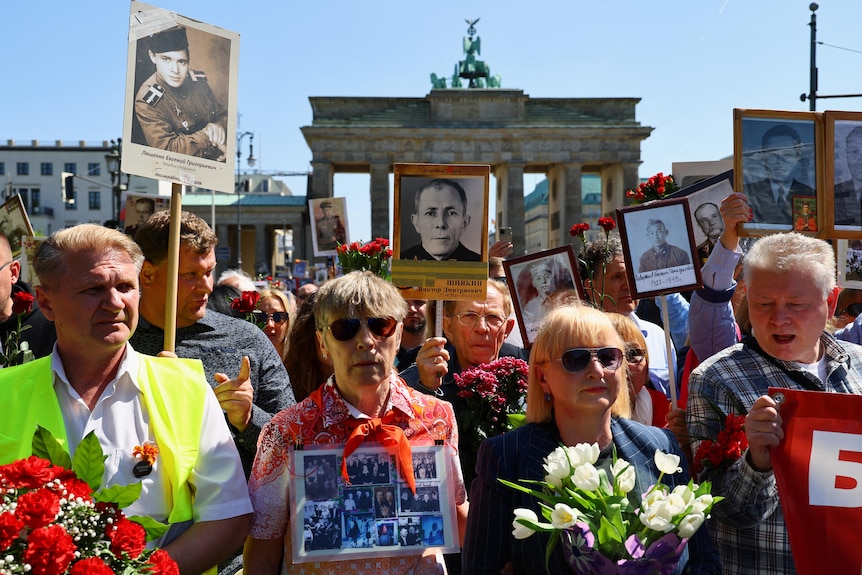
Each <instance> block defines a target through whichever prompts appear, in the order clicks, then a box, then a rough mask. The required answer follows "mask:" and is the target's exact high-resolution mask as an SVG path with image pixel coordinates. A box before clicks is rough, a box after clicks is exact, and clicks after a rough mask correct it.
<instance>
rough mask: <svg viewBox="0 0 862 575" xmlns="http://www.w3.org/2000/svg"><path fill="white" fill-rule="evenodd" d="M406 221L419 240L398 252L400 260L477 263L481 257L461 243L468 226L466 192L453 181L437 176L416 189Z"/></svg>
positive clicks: (468, 215) (468, 216)
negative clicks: (413, 210) (412, 204)
mask: <svg viewBox="0 0 862 575" xmlns="http://www.w3.org/2000/svg"><path fill="white" fill-rule="evenodd" d="M414 208H415V212H414V213H413V214H411V215H410V221H411V222H412V223H413V227H414V228H416V233H418V234H419V237H420V239H421V242H420V243H419V244H418V245H415V246H413V247H411V248H409V249H407V250H405V251H403V252H402V253H401V259H404V260H437V261H443V260H458V261H463V262H480V261H482V256H481V255H480V254H478V253H476V252H474V251H472V250H470V249H468V248H467V247H466V246H465V245H464V244H462V243H461V236H462V235H463V233H464V230H465V229H467V227H468V226H469V225H470V214H468V213H467V193H466V192H465V191H464V188H463V187H462V186H461V184H459V183H458V182H456V181H455V180H450V179H448V178H437V179H434V180H431V181H430V182H428V183H427V184H425V185H424V186H422V187H421V188H419V189H418V190H417V191H416V195H415V196H414Z"/></svg>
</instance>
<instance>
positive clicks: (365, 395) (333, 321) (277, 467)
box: [244, 271, 467, 575]
mask: <svg viewBox="0 0 862 575" xmlns="http://www.w3.org/2000/svg"><path fill="white" fill-rule="evenodd" d="M316 297H317V300H316V306H315V311H314V317H315V320H316V322H317V329H318V331H317V340H318V344H319V348H320V350H321V352H322V353H323V355H324V356H325V357H328V358H332V364H333V369H334V375H333V376H331V377H330V378H329V379H328V380H327V381H326V382H325V383H324V384H323V385H321V386H320V387H319V388H317V389H316V390H314V391H313V392H312V393H311V395H309V396H308V397H307V398H306V399H304V400H303V401H302V402H300V403H298V404H296V405H294V406H292V407H289V408H287V409H285V410H283V411H281V412H280V413H278V414H277V415H276V416H275V417H273V418H272V420H271V421H270V422H269V423H268V424H267V425H266V426H265V427H264V429H263V431H262V432H261V435H260V443H259V449H258V454H257V457H256V458H255V462H254V467H253V469H252V474H251V478H250V479H249V494H250V495H251V500H252V505H253V507H254V517H253V519H252V527H251V529H250V531H249V538H248V539H247V540H246V544H245V551H244V570H245V572H246V573H249V574H252V573H253V574H261V573H267V574H275V573H279V572H280V573H283V574H286V573H288V572H290V573H301V574H312V573H313V574H315V575H317V574H332V575H336V574H337V575H353V574H356V575H360V574H362V575H364V574H365V573H367V572H368V569H367V568H366V567H365V561H355V562H351V561H332V562H308V563H301V564H297V565H292V561H291V553H292V539H293V529H292V526H291V525H290V518H291V509H290V503H289V502H290V497H289V492H290V489H291V488H292V487H291V478H292V477H293V476H294V473H293V467H294V462H293V461H291V451H290V450H289V449H288V446H289V445H294V444H297V443H301V444H303V445H304V446H305V450H309V449H313V448H314V446H315V445H320V444H332V443H347V444H348V445H347V446H346V448H345V453H344V459H346V460H349V457H350V453H351V451H350V448H351V446H354V445H356V444H355V442H356V441H357V440H358V441H360V442H361V441H362V440H363V438H367V439H368V440H369V441H378V442H380V441H382V440H385V441H387V442H392V443H393V444H394V443H397V444H398V446H399V447H398V449H397V453H396V455H395V456H396V457H398V458H399V462H400V465H399V474H400V477H401V478H403V479H404V481H405V482H406V485H407V486H409V488H411V489H412V490H415V476H414V474H413V464H412V456H411V453H410V448H409V446H413V445H416V446H418V445H423V446H425V445H427V446H433V445H434V444H435V441H437V440H443V441H444V442H445V443H446V447H445V448H444V449H445V451H444V453H445V456H446V457H448V458H449V462H450V469H451V470H452V476H451V477H449V478H448V481H451V483H452V486H453V490H454V503H455V505H456V506H457V507H456V512H457V515H458V520H459V522H461V524H462V525H463V523H464V522H466V515H467V492H466V488H465V487H464V480H463V476H462V474H461V466H460V464H459V463H458V455H457V451H458V427H457V424H456V423H455V414H454V413H453V411H452V406H451V405H450V404H449V403H448V402H446V401H442V400H440V399H438V398H436V397H434V396H431V395H425V394H422V393H420V392H417V391H414V390H413V389H411V388H410V387H408V386H407V385H406V384H405V383H404V380H402V379H401V378H399V377H398V375H397V374H396V372H395V369H394V362H395V354H396V352H397V351H398V346H399V344H400V341H401V330H402V329H403V326H402V322H403V320H404V317H405V316H406V315H407V305H406V303H405V302H404V299H403V298H402V297H401V295H400V293H399V292H398V289H397V288H396V287H395V286H393V285H392V284H391V283H389V282H387V281H385V280H383V279H382V278H380V277H378V276H377V275H375V274H374V273H372V272H369V271H364V272H360V271H354V272H350V273H348V274H346V275H344V276H341V277H338V278H335V279H332V280H329V281H327V282H326V283H324V284H323V285H322V286H321V287H320V290H319V291H318V292H317V296H316ZM351 438H352V441H351ZM405 442H406V444H407V445H405ZM358 445H363V444H362V443H359V444H358ZM405 447H406V449H405ZM342 473H345V470H342ZM378 494H379V495H380V498H381V501H378V504H379V506H380V507H381V509H382V506H383V505H387V504H388V505H391V506H392V508H391V512H394V511H395V509H394V505H395V501H394V497H392V498H386V497H385V496H384V494H383V491H382V490H378V491H377V492H376V494H375V497H376V496H377V495H378ZM359 507H360V508H361V505H360V506H359ZM375 508H377V506H375ZM393 535H394V534H393ZM378 541H379V543H380V544H383V542H382V541H380V540H378ZM392 541H394V539H393V540H392ZM392 541H390V543H389V544H392ZM420 551H421V550H420ZM373 561H374V569H373V571H374V572H375V573H380V574H383V575H396V574H400V573H437V574H445V572H446V570H445V565H444V563H443V555H442V553H440V552H439V551H437V552H426V553H425V554H424V555H416V556H399V557H384V556H381V557H375V558H374V559H373ZM279 565H281V567H279Z"/></svg>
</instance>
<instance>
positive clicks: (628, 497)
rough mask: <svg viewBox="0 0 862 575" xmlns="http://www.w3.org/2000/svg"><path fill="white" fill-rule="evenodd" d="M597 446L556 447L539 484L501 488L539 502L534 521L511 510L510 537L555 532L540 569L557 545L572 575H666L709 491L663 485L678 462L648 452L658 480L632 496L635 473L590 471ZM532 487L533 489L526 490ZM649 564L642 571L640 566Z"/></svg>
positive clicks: (698, 520) (707, 506)
mask: <svg viewBox="0 0 862 575" xmlns="http://www.w3.org/2000/svg"><path fill="white" fill-rule="evenodd" d="M598 458H599V446H598V445H597V444H595V443H594V444H587V443H580V444H578V445H576V446H574V447H564V446H562V447H558V448H557V449H555V450H554V451H553V452H552V453H551V454H550V455H548V456H547V457H546V458H545V465H544V467H545V473H546V475H545V480H544V481H531V480H521V481H520V483H521V484H524V485H521V484H519V483H513V482H511V481H506V480H503V479H501V480H500V481H501V482H502V483H503V484H505V485H507V486H509V487H512V488H514V489H518V490H520V491H523V492H525V493H528V494H530V495H532V496H533V497H535V498H536V499H538V500H539V504H540V506H541V511H542V515H543V516H544V519H545V520H547V521H549V523H545V522H543V521H540V520H539V517H538V515H537V514H536V513H535V511H533V510H532V509H523V508H521V509H515V519H514V521H513V522H512V526H513V527H514V531H513V532H512V534H513V535H514V537H515V538H517V539H525V538H527V537H530V536H531V535H533V534H534V533H536V532H537V531H544V532H554V533H555V534H558V535H559V537H556V536H552V537H551V538H550V540H549V542H548V547H547V553H546V564H547V562H548V561H549V560H550V557H551V554H552V553H553V551H554V548H555V547H556V546H557V545H558V544H560V543H562V545H563V551H564V554H565V558H566V562H567V564H568V565H569V567H570V568H571V569H572V571H573V572H574V573H584V574H588V573H599V574H607V575H616V574H621V573H661V574H663V575H664V574H669V573H671V572H672V571H673V570H674V568H675V567H676V564H677V563H678V562H679V557H680V554H681V553H682V551H683V549H684V548H685V543H686V541H687V540H688V539H689V538H690V537H691V536H692V535H694V533H695V532H696V531H697V530H698V528H700V526H701V525H702V524H703V522H704V521H705V520H706V518H707V517H708V516H709V512H710V510H711V509H712V506H713V504H715V503H717V502H718V501H719V500H720V499H721V497H712V496H711V495H710V494H709V492H710V488H711V484H710V483H708V482H706V483H703V484H701V485H697V484H695V483H694V482H692V481H689V483H688V485H678V486H677V487H675V488H674V489H673V490H671V489H670V487H669V486H667V485H665V484H663V483H662V482H661V481H662V478H663V477H664V476H665V475H673V474H674V473H678V472H680V471H682V470H681V469H680V467H679V456H677V455H673V454H667V453H663V452H661V451H659V450H656V452H655V463H656V466H657V467H658V469H659V471H660V473H661V474H660V476H659V478H658V481H657V482H656V483H655V484H654V485H652V486H650V487H649V488H648V489H647V490H646V491H645V492H644V493H636V492H635V485H636V484H637V475H636V470H635V468H634V467H633V466H632V465H631V464H630V463H628V462H627V461H625V460H623V459H617V457H616V454H614V457H613V464H612V465H611V468H610V470H609V471H607V470H605V469H601V468H597V467H596V465H595V463H596V461H597V460H598ZM528 486H532V487H528ZM646 564H648V565H646Z"/></svg>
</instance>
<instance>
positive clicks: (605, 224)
mask: <svg viewBox="0 0 862 575" xmlns="http://www.w3.org/2000/svg"><path fill="white" fill-rule="evenodd" d="M598 224H599V227H600V228H602V229H603V230H605V233H606V234H607V233H610V231H611V230H612V229H614V228H615V227H617V223H616V222H615V221H614V219H613V218H609V217H604V218H599V221H598Z"/></svg>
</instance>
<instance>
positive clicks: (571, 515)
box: [551, 503, 579, 529]
mask: <svg viewBox="0 0 862 575" xmlns="http://www.w3.org/2000/svg"><path fill="white" fill-rule="evenodd" d="M578 515H579V512H578V511H577V510H576V509H572V508H571V507H569V506H568V505H566V504H565V503H557V504H556V505H555V506H554V510H553V511H552V512H551V525H553V526H554V529H568V528H569V527H571V526H572V525H574V524H575V522H576V521H577V520H578Z"/></svg>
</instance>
